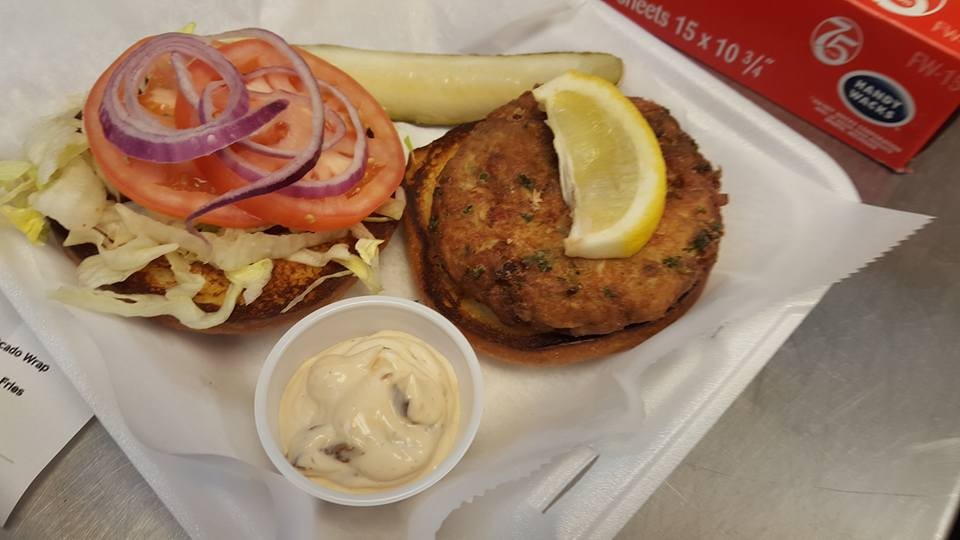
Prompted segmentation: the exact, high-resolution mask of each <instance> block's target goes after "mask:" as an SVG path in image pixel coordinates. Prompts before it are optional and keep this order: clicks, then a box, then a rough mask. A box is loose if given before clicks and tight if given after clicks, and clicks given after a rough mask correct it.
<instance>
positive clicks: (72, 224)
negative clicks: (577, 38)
mask: <svg viewBox="0 0 960 540" xmlns="http://www.w3.org/2000/svg"><path fill="white" fill-rule="evenodd" d="M29 201H30V206H32V207H33V208H35V209H36V210H37V211H39V212H40V213H42V214H44V215H46V216H47V217H49V218H53V219H55V220H56V221H57V222H58V223H60V224H61V225H63V226H64V227H65V228H66V229H67V230H70V231H72V230H75V229H89V228H92V227H94V226H95V225H96V224H97V223H98V222H99V221H100V216H101V215H102V214H103V211H104V209H105V208H106V207H107V202H108V201H107V190H106V189H104V187H103V183H102V182H100V179H99V178H97V175H96V174H95V173H94V172H93V169H92V168H91V167H90V165H88V164H87V162H86V160H84V159H83V158H78V159H74V160H72V161H70V162H69V163H68V164H67V165H66V166H65V167H63V170H61V171H60V175H59V177H58V178H57V179H56V180H55V181H53V182H50V183H49V184H48V185H47V187H46V189H43V190H40V191H38V192H36V193H34V194H32V195H30V199H29Z"/></svg>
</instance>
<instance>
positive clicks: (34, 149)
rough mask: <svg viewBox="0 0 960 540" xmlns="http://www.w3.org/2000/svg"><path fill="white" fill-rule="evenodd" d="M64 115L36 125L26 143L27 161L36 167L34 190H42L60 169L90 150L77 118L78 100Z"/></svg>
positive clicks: (81, 123) (78, 110)
mask: <svg viewBox="0 0 960 540" xmlns="http://www.w3.org/2000/svg"><path fill="white" fill-rule="evenodd" d="M77 101H78V102H77V103H75V104H73V105H72V106H71V107H70V108H69V109H68V110H67V111H66V112H64V113H63V114H61V115H59V116H55V117H52V118H49V119H47V120H46V121H44V122H42V123H41V124H39V125H38V126H37V127H36V128H35V129H34V130H33V131H32V132H31V133H30V134H29V135H28V136H27V141H26V145H25V146H26V154H27V159H28V160H29V161H30V162H31V163H33V164H34V165H36V167H37V178H36V182H37V187H38V188H41V189H42V188H43V187H44V186H45V185H47V183H48V182H49V181H50V179H51V178H52V177H53V176H54V173H56V172H57V171H58V170H59V169H62V168H63V167H64V166H66V164H67V163H70V161H72V160H73V159H74V158H75V157H77V156H79V155H80V154H82V153H83V152H85V151H86V150H87V148H89V147H90V145H89V144H88V143H87V137H86V136H85V135H84V134H83V122H82V121H81V120H80V119H79V118H78V116H79V114H78V113H79V112H80V109H81V106H80V103H79V100H77Z"/></svg>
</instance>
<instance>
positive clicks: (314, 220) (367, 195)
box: [176, 39, 404, 231]
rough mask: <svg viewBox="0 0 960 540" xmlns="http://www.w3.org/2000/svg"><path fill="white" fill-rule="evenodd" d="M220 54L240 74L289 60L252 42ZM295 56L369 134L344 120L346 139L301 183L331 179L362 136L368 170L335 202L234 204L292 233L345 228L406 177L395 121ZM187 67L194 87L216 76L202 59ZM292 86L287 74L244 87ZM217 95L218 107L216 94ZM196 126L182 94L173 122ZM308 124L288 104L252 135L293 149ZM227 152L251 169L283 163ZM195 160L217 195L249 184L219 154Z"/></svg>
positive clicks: (267, 199)
mask: <svg viewBox="0 0 960 540" xmlns="http://www.w3.org/2000/svg"><path fill="white" fill-rule="evenodd" d="M219 49H220V51H221V52H222V53H223V54H224V55H225V56H226V57H227V58H228V59H229V60H230V62H231V63H233V64H234V65H235V66H237V68H238V69H239V70H240V71H241V72H242V73H249V72H251V71H253V70H255V69H259V68H262V67H269V66H288V65H289V61H288V60H286V59H285V57H284V56H283V55H282V54H281V53H279V52H278V51H276V50H275V49H274V48H273V47H271V46H269V45H268V44H266V43H264V42H262V41H260V40H256V39H248V40H243V41H238V42H234V43H230V44H226V45H221V46H219ZM298 52H299V53H300V55H301V57H303V59H304V60H305V61H306V62H307V65H308V66H309V67H310V70H311V71H312V72H313V74H314V75H315V76H316V77H317V79H320V80H322V81H324V82H326V83H327V84H330V85H332V86H335V87H336V88H337V89H338V90H340V92H342V93H343V94H344V95H346V97H347V98H349V100H350V102H351V103H352V104H353V105H354V106H355V107H356V108H357V111H358V112H359V114H360V119H361V121H362V123H363V126H364V128H365V131H366V132H365V133H359V134H358V133H354V132H353V129H352V128H350V127H349V121H348V122H347V124H348V132H347V134H346V136H345V137H344V138H343V139H342V140H341V141H340V142H339V143H338V144H336V145H335V146H334V147H333V148H330V149H328V150H326V151H324V152H323V153H322V154H321V158H320V161H319V162H318V163H317V166H316V167H315V168H314V169H313V171H311V172H310V173H308V174H307V175H306V178H311V179H323V178H329V177H330V176H331V175H333V174H335V173H337V172H339V171H340V170H343V169H344V168H345V167H346V165H347V164H348V163H349V162H350V160H351V158H352V156H353V152H352V148H353V142H354V141H355V137H358V136H361V137H367V144H368V150H369V156H368V160H367V169H366V173H365V174H364V177H363V179H362V180H361V181H360V183H359V184H358V185H357V186H355V187H354V188H353V189H351V190H350V191H349V192H347V193H345V194H343V195H340V196H336V197H325V198H319V199H310V198H302V197H295V196H290V195H286V194H283V193H279V192H278V193H271V194H268V195H262V196H259V197H254V198H251V199H246V200H243V201H240V202H237V203H235V205H236V206H237V207H239V208H242V209H243V210H246V211H247V212H249V213H251V214H253V215H256V216H258V217H260V218H262V219H264V220H266V221H269V222H270V223H275V224H279V225H283V226H286V227H289V228H293V229H303V230H312V231H322V230H330V229H337V228H341V227H347V226H350V225H353V224H354V223H357V222H359V221H360V220H362V219H363V218H365V217H367V216H368V215H370V213H372V212H373V211H374V210H376V208H377V207H378V206H380V205H381V204H382V203H383V202H384V201H385V200H387V199H388V198H389V197H390V196H391V195H392V194H393V193H394V191H396V189H397V187H398V186H399V185H400V181H401V180H402V179H403V172H404V153H403V147H402V145H401V143H400V139H399V137H398V136H397V132H396V129H395V128H394V126H393V122H391V121H390V118H389V116H388V115H387V113H386V112H385V111H384V110H383V107H381V106H380V104H379V103H378V102H377V101H376V100H375V99H374V98H373V96H371V95H370V94H369V93H368V92H367V91H366V90H365V89H364V88H363V87H362V86H360V84H358V83H357V82H356V81H354V80H353V79H352V78H351V77H350V76H349V75H347V74H346V73H344V72H343V71H341V70H339V69H338V68H336V67H334V66H332V65H330V64H329V63H327V62H325V61H323V60H321V59H320V58H317V57H316V56H313V55H312V54H310V53H308V52H306V51H303V50H298ZM190 70H191V74H192V76H193V80H194V83H195V84H196V85H197V88H198V89H200V88H202V87H203V86H205V85H206V83H207V82H208V81H210V80H212V78H213V77H214V76H215V74H214V73H213V72H212V70H210V68H208V67H207V66H206V65H205V64H203V63H201V62H194V63H192V64H191V66H190ZM284 79H286V82H284ZM297 82H298V81H296V80H295V79H294V80H293V81H291V80H290V78H289V77H286V78H285V77H264V78H262V79H261V80H258V81H253V82H251V83H249V85H250V86H253V87H254V88H257V87H259V88H263V85H267V87H268V88H265V89H266V90H285V91H288V92H292V93H299V89H298V88H297V86H298V84H297ZM214 98H215V99H214V106H215V108H216V102H217V100H216V95H214ZM257 99H258V98H255V97H252V98H251V101H252V103H251V106H252V107H259V106H262V104H263V102H262V101H261V102H259V103H258V102H257ZM259 99H261V100H262V99H263V98H259ZM325 101H326V102H327V104H328V105H329V106H332V107H333V108H334V109H337V106H336V105H337V104H336V101H335V100H325ZM343 117H344V118H346V115H345V114H344V115H343ZM196 122H197V119H196V114H195V111H193V108H192V107H191V106H190V105H189V104H188V103H186V100H184V99H183V98H182V96H181V97H180V98H179V99H178V100H177V107H176V123H177V125H178V126H179V127H188V126H190V125H196V124H195V123H196ZM310 122H311V118H310V109H309V107H308V106H304V105H300V104H298V103H291V105H290V106H289V107H288V108H287V110H285V111H284V112H283V113H282V114H281V115H279V116H278V117H277V118H275V119H274V120H273V121H272V122H271V123H270V124H268V125H267V126H265V127H264V128H262V129H261V130H260V131H259V132H258V133H257V134H256V135H255V136H254V137H252V138H253V139H254V140H255V141H257V142H259V143H261V144H266V145H270V146H274V147H276V148H281V149H285V150H298V149H300V148H304V147H305V146H306V144H307V142H308V139H309V134H310ZM232 149H233V150H234V151H235V152H236V153H237V154H239V155H240V156H241V157H243V158H244V159H245V160H247V161H249V162H250V163H251V164H253V165H256V166H257V167H259V168H261V169H263V170H266V171H273V170H276V169H279V168H280V167H281V166H283V164H284V162H285V160H283V159H279V158H274V157H269V156H265V155H263V154H261V153H258V152H256V151H253V150H249V149H247V148H245V147H242V146H240V145H233V147H232ZM194 162H195V163H196V165H197V167H198V168H199V170H200V171H201V172H202V173H203V178H205V179H206V180H207V181H209V182H210V184H211V185H213V186H214V187H215V188H216V189H217V190H218V191H220V192H226V191H228V190H231V189H235V188H239V187H243V186H245V185H247V184H248V182H247V181H246V180H245V179H243V178H242V177H240V176H239V175H237V174H236V173H235V172H233V171H232V170H231V169H230V168H229V167H227V166H226V165H225V164H224V163H223V161H221V160H220V158H218V157H216V156H205V157H201V158H198V159H196V160H194Z"/></svg>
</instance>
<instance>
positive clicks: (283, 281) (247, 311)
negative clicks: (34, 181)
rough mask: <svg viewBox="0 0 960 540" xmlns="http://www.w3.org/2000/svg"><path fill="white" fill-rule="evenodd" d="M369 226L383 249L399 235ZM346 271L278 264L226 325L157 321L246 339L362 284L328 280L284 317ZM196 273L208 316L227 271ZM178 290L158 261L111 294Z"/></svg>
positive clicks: (81, 254) (75, 255)
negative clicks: (258, 291)
mask: <svg viewBox="0 0 960 540" xmlns="http://www.w3.org/2000/svg"><path fill="white" fill-rule="evenodd" d="M366 226H367V228H368V229H369V230H370V232H371V233H373V235H374V236H375V237H377V238H379V239H382V240H384V244H381V248H382V247H383V246H386V243H387V242H388V241H389V240H390V237H391V236H392V235H393V232H394V230H396V228H397V222H396V221H386V222H381V223H367V224H366ZM341 241H346V242H348V243H350V244H351V245H352V244H353V242H354V239H352V238H351V237H349V236H347V237H344V238H343V239H341ZM335 243H337V241H333V242H330V243H327V244H323V245H320V246H316V248H315V249H318V250H324V249H327V248H329V247H330V246H331V245H333V244H335ZM63 249H64V251H65V252H66V253H67V254H68V255H69V256H70V258H71V259H73V261H74V262H75V263H77V264H79V263H80V261H82V260H83V259H85V258H86V257H89V256H91V255H94V254H96V253H97V251H96V249H95V248H94V246H93V245H91V244H81V245H79V246H72V247H65V248H63ZM341 270H343V267H341V266H340V265H338V264H336V263H329V264H327V265H325V266H323V267H321V268H317V267H313V266H309V265H306V264H301V263H296V262H292V261H288V260H285V259H274V260H273V273H272V275H271V277H270V281H269V282H268V283H267V284H266V286H264V288H263V292H262V293H261V294H260V296H259V297H257V298H256V299H255V300H254V301H253V302H251V303H250V304H246V303H244V301H243V297H242V296H241V297H240V298H239V299H238V300H237V305H236V307H235V308H234V310H233V312H232V313H231V314H230V318H228V319H227V320H226V322H224V323H222V324H219V325H217V326H214V327H212V328H206V329H199V330H198V329H194V328H188V327H186V326H184V325H183V324H181V323H180V322H179V321H178V320H177V319H176V318H174V317H171V316H167V315H164V316H160V317H153V318H152V319H153V320H155V321H156V322H158V323H160V324H163V325H164V326H168V327H171V328H176V329H178V330H186V331H189V332H198V333H203V334H243V333H246V332H250V331H254V330H260V329H263V328H268V327H272V326H276V325H280V324H284V323H290V322H293V321H296V320H299V319H301V318H302V317H303V316H305V315H306V314H308V313H310V312H311V311H313V310H315V309H317V308H319V307H322V306H325V305H327V304H329V303H331V302H335V301H336V300H339V299H340V298H341V297H342V296H343V295H344V294H345V293H346V292H347V290H348V289H349V288H350V287H352V286H353V284H354V283H356V282H357V278H356V276H353V275H349V276H344V277H338V278H332V279H328V280H326V281H324V282H323V283H321V284H320V285H319V286H317V287H316V288H314V289H313V290H312V291H310V293H309V294H307V296H306V297H304V299H303V300H301V301H300V302H299V303H298V304H296V305H295V306H294V307H293V308H292V309H290V310H289V311H287V312H285V313H284V312H282V311H283V309H284V308H285V307H286V306H287V305H288V304H289V303H290V302H291V301H292V300H293V299H294V298H296V297H297V295H299V294H301V293H302V292H303V291H304V290H305V289H306V288H307V287H308V286H310V284H312V283H313V282H314V281H315V280H316V279H317V278H319V277H321V276H324V275H328V274H333V273H335V272H339V271H341ZM191 271H192V272H193V273H195V274H202V275H203V276H204V278H205V279H206V284H205V285H204V287H203V289H201V290H200V292H199V293H198V294H197V295H196V296H195V297H194V302H195V303H196V304H197V305H198V306H199V307H200V308H201V309H202V310H204V311H207V312H213V311H216V310H217V309H219V307H220V306H221V305H222V303H223V299H224V297H225V294H226V291H227V288H228V287H229V285H230V282H229V281H228V280H227V278H226V276H225V275H224V273H223V271H222V270H219V269H217V268H215V267H213V266H211V265H208V264H203V263H198V262H196V263H193V264H192V266H191ZM173 285H175V280H174V278H173V272H171V270H170V267H169V265H168V264H167V263H166V261H165V260H163V259H157V260H154V261H152V262H151V263H150V264H148V265H147V266H146V267H145V268H144V269H142V270H140V271H138V272H136V273H134V274H133V275H131V276H130V277H129V278H127V279H126V280H124V281H123V282H120V283H117V284H114V285H112V286H110V287H109V289H110V290H112V291H114V292H117V293H123V294H164V292H165V291H166V290H167V289H168V288H169V287H172V286H173Z"/></svg>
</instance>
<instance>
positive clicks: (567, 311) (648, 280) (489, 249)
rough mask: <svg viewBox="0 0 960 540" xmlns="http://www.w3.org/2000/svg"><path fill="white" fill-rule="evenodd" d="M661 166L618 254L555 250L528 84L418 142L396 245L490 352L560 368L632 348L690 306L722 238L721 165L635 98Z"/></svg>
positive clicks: (538, 117)
mask: <svg viewBox="0 0 960 540" xmlns="http://www.w3.org/2000/svg"><path fill="white" fill-rule="evenodd" d="M633 103H634V104H635V105H636V106H637V108H638V109H639V110H640V112H641V113H642V114H643V115H644V117H645V118H646V119H647V121H648V122H649V123H650V125H651V127H652V128H653V130H654V132H655V133H656V135H657V138H658V140H659V142H660V145H661V148H662V151H663V156H664V160H665V162H666V165H667V181H668V191H667V199H666V206H665V209H664V214H663V218H662V220H661V222H660V224H659V225H658V227H657V229H656V231H655V233H654V235H653V237H652V238H651V239H650V241H649V242H648V243H647V244H646V245H645V246H644V247H643V248H642V249H641V250H640V251H639V252H638V253H636V254H635V255H633V256H632V257H629V258H623V259H583V258H576V257H567V256H566V255H564V252H563V240H564V238H565V237H566V236H567V234H568V232H569V230H570V225H571V216H570V212H569V209H568V208H567V206H566V204H565V203H564V201H563V197H562V194H561V189H560V176H559V171H558V166H557V156H556V152H555V151H554V148H553V134H552V132H551V131H550V128H549V127H548V126H547V124H546V123H545V120H546V115H545V113H543V112H542V111H540V110H539V108H538V107H537V103H536V101H535V100H534V98H533V96H532V94H530V93H529V92H527V93H525V94H524V95H522V96H521V97H520V98H518V99H517V100H515V101H513V102H510V103H508V104H506V105H504V106H503V107H501V108H500V109H498V110H496V111H494V112H493V113H491V114H490V116H488V117H487V118H486V119H484V120H482V121H480V122H478V123H476V124H473V125H467V126H462V127H460V128H457V129H455V130H453V131H451V132H450V133H449V134H448V135H446V136H445V137H442V138H441V139H439V140H438V141H435V142H434V143H432V144H431V145H430V146H428V147H425V148H423V149H419V150H418V151H417V152H416V153H415V155H414V157H413V159H412V160H411V163H410V164H409V165H408V171H407V176H406V179H405V186H406V189H407V192H408V196H409V198H410V199H411V200H413V201H415V202H414V204H412V205H411V206H412V209H411V210H412V211H411V212H410V214H409V215H408V216H407V217H406V218H405V226H406V228H407V232H408V249H409V254H410V255H411V257H410V258H411V261H412V263H413V265H414V267H415V270H417V271H416V274H417V275H418V277H419V278H420V282H421V287H422V288H423V290H424V293H425V296H426V297H427V300H428V301H429V302H430V303H431V304H432V305H434V306H435V307H437V309H439V310H440V311H441V312H443V313H444V314H445V315H447V316H448V317H450V318H451V319H453V320H454V321H455V322H456V323H457V324H458V325H459V326H460V327H461V329H463V330H465V332H466V333H467V334H468V337H471V339H472V341H473V342H474V344H475V345H476V346H477V347H478V348H480V349H481V350H486V351H487V352H490V353H492V354H493V355H495V356H499V357H501V358H504V359H506V360H513V361H518V362H524V363H541V364H542V363H566V362H572V361H577V360H582V359H585V358H589V357H593V356H598V355H602V354H606V353H610V352H614V351H617V350H622V349H625V348H629V347H632V346H634V345H636V344H637V343H639V342H640V341H643V340H644V339H646V338H648V337H649V336H650V335H652V334H653V333H655V332H656V331H659V329H661V328H663V327H665V326H666V325H667V324H669V322H671V321H672V320H674V319H676V318H677V317H679V315H680V314H681V313H683V312H684V311H685V310H686V309H687V308H689V306H690V305H691V304H692V303H693V302H694V301H695V300H696V297H697V296H698V295H699V293H700V291H701V290H702V288H703V286H704V284H705V282H706V279H707V276H708V274H709V272H710V269H711V268H712V266H713V264H714V262H715V261H716V257H717V248H718V244H719V239H720V237H721V235H722V232H723V222H722V219H721V215H720V206H722V205H723V204H724V203H725V200H726V198H725V196H724V195H722V194H721V193H720V181H719V180H720V173H719V171H717V170H715V169H714V168H713V166H712V165H711V164H710V163H709V162H708V161H707V160H706V159H704V158H703V156H701V155H700V153H699V152H698V150H697V146H696V143H695V142H694V141H693V139H691V138H690V137H689V136H688V135H687V134H686V133H684V132H683V131H682V130H681V129H680V127H679V125H678V124H677V122H676V121H675V120H674V119H673V118H672V117H671V116H670V114H669V112H668V111H667V110H666V109H665V108H663V107H661V106H659V105H657V104H655V103H653V102H650V101H646V100H642V99H633Z"/></svg>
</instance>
